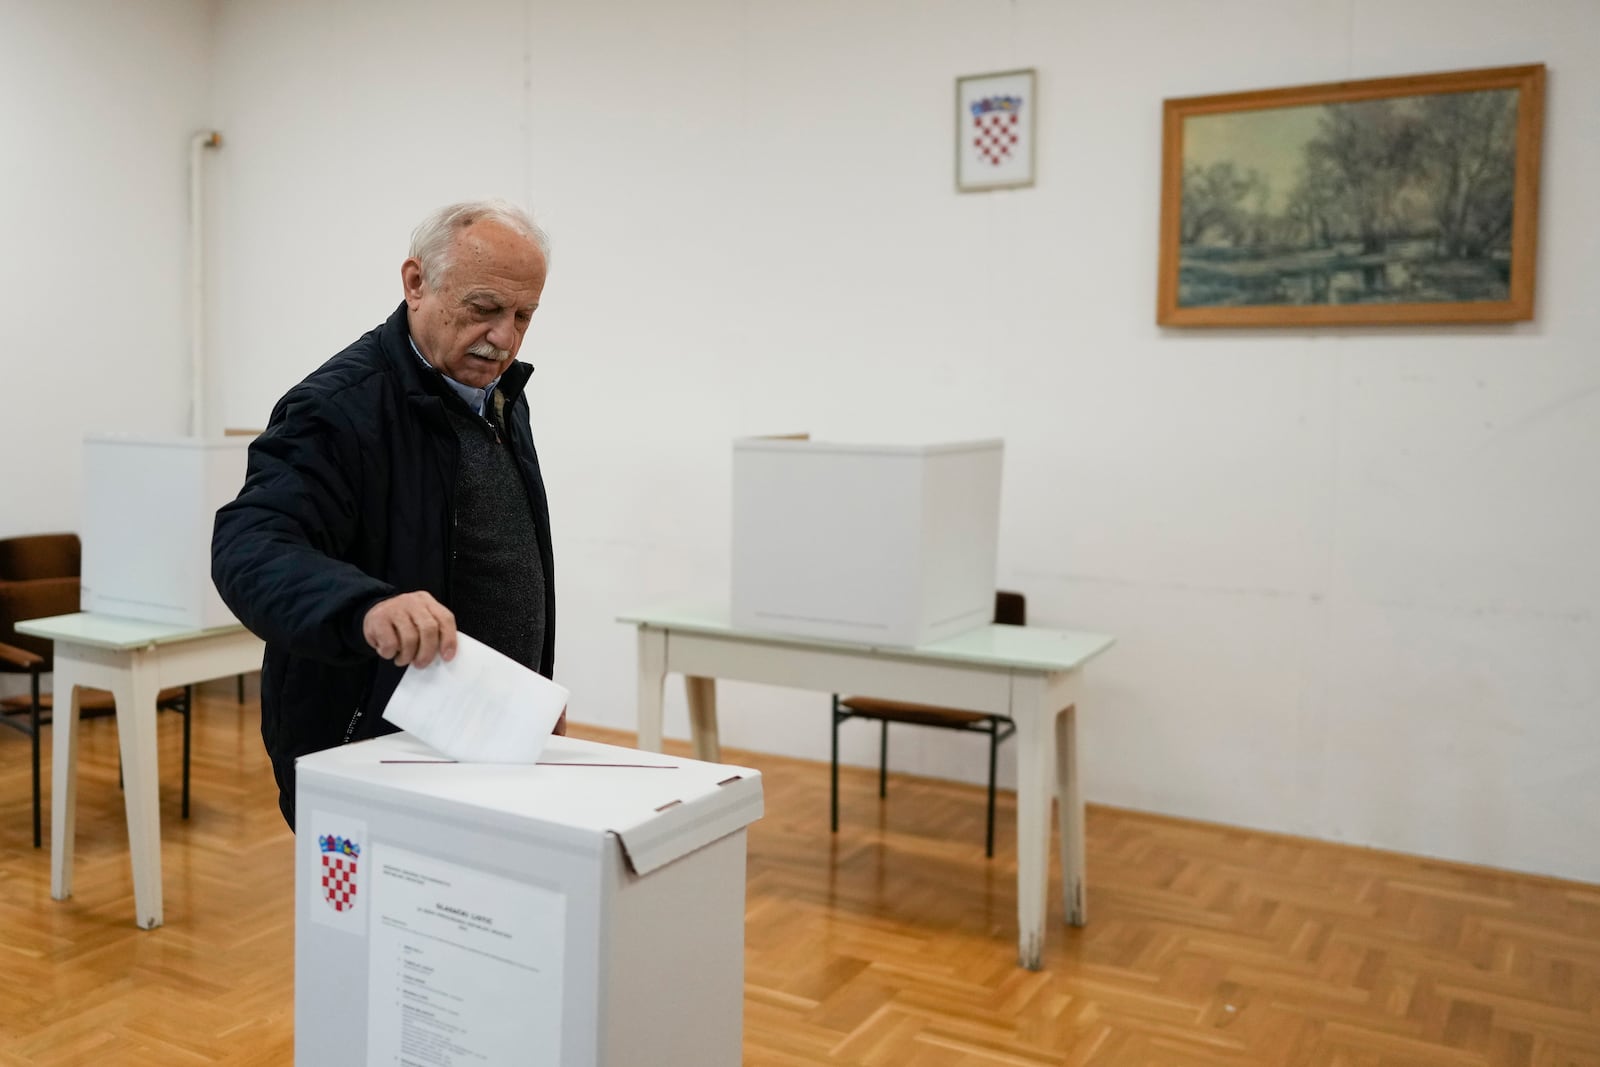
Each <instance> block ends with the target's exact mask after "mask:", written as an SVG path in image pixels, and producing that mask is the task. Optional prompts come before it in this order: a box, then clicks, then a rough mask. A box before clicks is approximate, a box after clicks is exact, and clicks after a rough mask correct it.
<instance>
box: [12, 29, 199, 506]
mask: <svg viewBox="0 0 1600 1067" xmlns="http://www.w3.org/2000/svg"><path fill="white" fill-rule="evenodd" d="M210 20H211V4H210V3H209V2H206V0H140V3H138V4H128V3H121V2H118V0H67V2H64V3H44V2H40V0H0V99H3V100H4V101H5V106H4V107H0V145H3V146H4V150H3V152H0V233H4V234H5V235H6V241H5V245H6V247H5V254H4V255H3V256H0V291H3V292H5V293H6V294H8V296H9V298H10V301H11V304H10V307H9V308H8V309H7V311H6V314H5V316H4V319H3V326H0V339H3V342H4V354H3V355H0V367H3V371H4V373H3V375H0V395H3V396H4V404H3V407H4V411H5V417H4V419H3V420H0V451H3V453H4V455H5V456H6V457H7V463H6V476H5V484H4V488H3V490H0V537H3V536H10V535H14V534H23V533H37V532H41V531H47V530H63V529H67V530H71V529H77V528H78V513H79V507H80V501H79V469H80V463H79V459H80V456H79V448H80V443H81V442H82V440H83V435H84V434H85V433H88V432H94V431H127V432H137V433H161V434H174V433H182V432H184V430H185V429H186V426H187V420H188V413H189V403H188V398H189V394H188V361H189V336H188V332H187V324H188V316H189V305H188V294H189V287H188V275H187V271H188V260H187V254H188V253H187V249H188V244H187V242H188V217H189V216H188V158H189V157H188V151H189V138H190V137H191V135H192V134H193V133H194V132H195V131H197V130H199V129H201V128H202V127H203V126H204V124H205V115H206V110H207V108H206V99H207V95H208V82H207V75H208V68H207V56H208V53H209V47H210V42H209V33H210Z"/></svg>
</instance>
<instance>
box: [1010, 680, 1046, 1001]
mask: <svg viewBox="0 0 1600 1067" xmlns="http://www.w3.org/2000/svg"><path fill="white" fill-rule="evenodd" d="M1046 698H1047V694H1046V691H1045V683H1044V679H1043V678H1042V677H1038V676H1032V677H1030V676H1026V675H1021V676H1018V675H1013V676H1012V680H1011V716H1012V718H1013V720H1015V722H1016V724H1017V736H1016V750H1017V962H1018V963H1019V964H1021V965H1022V966H1023V967H1026V968H1027V969H1028V970H1030V971H1037V970H1038V969H1039V968H1040V966H1041V965H1042V961H1043V958H1044V937H1045V910H1046V896H1047V894H1048V892H1049V888H1050V801H1051V797H1052V794H1053V792H1054V786H1055V778H1056V767H1055V763H1056V729H1055V716H1054V715H1053V714H1052V713H1051V711H1049V710H1047V704H1046Z"/></svg>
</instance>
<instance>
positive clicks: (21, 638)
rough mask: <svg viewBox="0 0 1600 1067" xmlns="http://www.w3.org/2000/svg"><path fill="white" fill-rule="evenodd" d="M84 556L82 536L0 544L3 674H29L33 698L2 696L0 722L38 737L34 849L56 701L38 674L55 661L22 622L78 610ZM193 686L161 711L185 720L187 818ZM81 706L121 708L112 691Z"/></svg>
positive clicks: (85, 696) (104, 710) (91, 694)
mask: <svg viewBox="0 0 1600 1067" xmlns="http://www.w3.org/2000/svg"><path fill="white" fill-rule="evenodd" d="M81 558H82V552H81V549H80V546H79V543H78V535H77V534H70V533H68V534H36V535H33V536H29V537H12V538H5V539H0V673H4V674H12V675H21V674H26V675H27V676H28V680H29V693H28V695H27V696H13V697H5V698H3V699H0V724H4V725H6V726H9V727H11V728H12V729H13V730H17V731H20V732H21V733H24V734H27V735H28V736H29V737H30V738H32V739H33V847H34V848H38V847H39V846H40V845H41V844H42V843H43V840H44V836H43V832H42V829H43V827H42V819H41V816H40V795H39V728H40V727H41V726H48V725H50V718H51V713H52V711H53V705H54V701H53V700H52V699H51V694H49V693H43V692H40V687H39V679H40V675H43V674H48V673H50V670H51V668H52V666H53V664H54V643H53V642H51V641H49V640H46V639H43V638H38V637H30V636H28V635H27V634H22V633H18V632H17V630H16V624H17V623H18V622H20V621H22V620H24V619H39V618H47V617H49V616H52V615H68V614H71V613H72V612H74V611H77V610H78V593H79V588H78V571H79V566H80V562H81ZM191 699H192V692H191V690H190V689H188V688H181V689H179V688H173V689H163V690H162V691H161V694H160V697H159V698H158V706H159V707H162V708H168V709H171V710H173V711H177V712H179V713H180V714H182V715H183V817H184V818H185V819H187V818H188V817H189V708H190V703H191ZM78 706H79V710H80V712H81V714H82V715H83V716H84V717H85V718H91V717H95V716H100V715H109V714H111V713H112V712H114V711H115V710H116V705H115V703H114V702H113V701H112V698H111V694H110V693H107V692H105V691H104V690H100V689H82V690H80V691H79V693H78Z"/></svg>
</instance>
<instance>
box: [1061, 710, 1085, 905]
mask: <svg viewBox="0 0 1600 1067" xmlns="http://www.w3.org/2000/svg"><path fill="white" fill-rule="evenodd" d="M1056 799H1057V800H1058V801H1060V803H1059V805H1058V806H1057V813H1056V814H1057V818H1059V819H1060V820H1061V889H1062V897H1063V901H1064V904H1065V910H1066V915H1067V923H1068V924H1069V925H1071V926H1082V925H1084V924H1085V923H1086V922H1088V921H1089V910H1088V905H1087V903H1086V902H1085V899H1084V892H1083V885H1084V858H1083V857H1084V841H1083V789H1082V778H1081V777H1080V776H1079V774H1078V708H1077V705H1076V704H1069V705H1068V706H1067V707H1066V709H1065V710H1064V711H1062V712H1061V713H1060V715H1059V716H1058V717H1056Z"/></svg>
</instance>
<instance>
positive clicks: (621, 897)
mask: <svg viewBox="0 0 1600 1067" xmlns="http://www.w3.org/2000/svg"><path fill="white" fill-rule="evenodd" d="M761 809H762V791H761V776H760V774H759V772H757V771H754V770H750V769H748V768H744V767H733V766H726V765H720V764H711V763H702V762H698V761H695V760H688V759H678V758H674V757H672V756H665V755H661V754H658V753H653V752H640V751H636V750H634V749H626V748H618V747H615V746H611V745H602V744H598V743H595V742H588V741H581V740H577V739H571V738H565V737H552V738H550V739H549V742H548V744H547V746H546V747H545V749H544V751H543V753H542V754H541V755H540V758H539V762H538V763H537V764H534V765H527V764H521V765H518V764H482V763H471V764H468V763H453V762H448V761H446V758H445V757H443V756H441V755H440V754H438V753H437V752H436V751H434V750H433V749H430V748H428V747H426V746H425V745H423V744H422V743H421V742H420V741H418V740H416V739H415V738H413V737H411V736H410V735H409V734H404V733H400V734H391V735H389V736H387V737H381V738H377V739H375V740H371V741H365V742H360V743H357V744H351V745H345V746H342V747H340V748H336V749H331V750H329V751H325V752H318V753H315V754H313V755H310V756H306V757H303V758H302V759H300V761H299V762H298V764H297V792H296V824H297V825H296V831H297V832H296V839H295V849H296V862H295V993H294V998H295V1063H296V1064H297V1065H298V1067H354V1065H360V1064H382V1065H385V1067H388V1065H391V1064H417V1065H427V1067H450V1065H466V1064H472V1065H476V1067H491V1065H496V1064H516V1065H518V1067H536V1065H550V1067H555V1065H557V1064H559V1065H561V1067H638V1065H641V1064H650V1065H652V1067H723V1065H726V1067H735V1065H737V1064H738V1063H739V1062H740V1058H741V1044H742V1036H743V1034H742V1029H743V1028H742V1020H743V1008H744V887H745V827H746V826H747V825H748V824H750V823H751V822H753V821H755V820H756V819H758V818H760V816H761Z"/></svg>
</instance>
